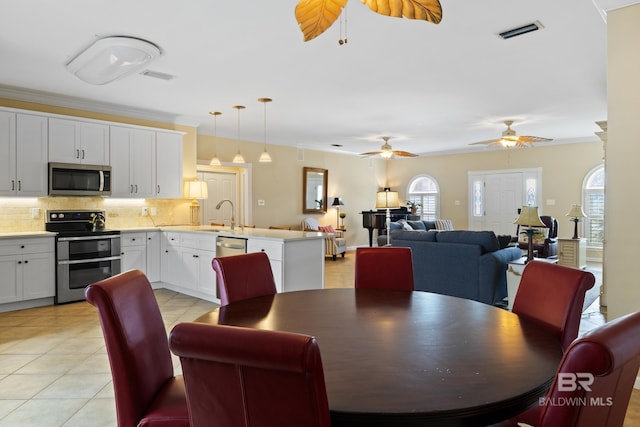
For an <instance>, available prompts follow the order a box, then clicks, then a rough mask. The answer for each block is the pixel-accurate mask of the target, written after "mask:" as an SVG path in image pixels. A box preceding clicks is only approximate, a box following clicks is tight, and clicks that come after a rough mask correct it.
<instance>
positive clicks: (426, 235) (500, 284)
mask: <svg viewBox="0 0 640 427" xmlns="http://www.w3.org/2000/svg"><path fill="white" fill-rule="evenodd" d="M391 246H406V247H410V248H411V251H412V253H413V275H414V282H415V289H416V290H420V291H427V292H435V293H438V294H444V295H451V296H455V297H461V298H467V299H472V300H476V301H480V302H483V303H486V304H491V305H502V303H503V300H504V299H505V298H506V297H507V274H506V273H507V263H508V262H509V261H512V260H516V259H519V258H520V257H521V256H522V251H521V250H520V249H519V248H517V247H506V248H504V249H500V244H499V242H498V238H497V237H496V235H495V233H494V232H493V231H462V230H456V231H434V230H431V231H420V230H414V231H407V230H391Z"/></svg>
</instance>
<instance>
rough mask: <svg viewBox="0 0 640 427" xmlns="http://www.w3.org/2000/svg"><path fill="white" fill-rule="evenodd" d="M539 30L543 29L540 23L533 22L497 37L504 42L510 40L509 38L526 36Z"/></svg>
mask: <svg viewBox="0 0 640 427" xmlns="http://www.w3.org/2000/svg"><path fill="white" fill-rule="evenodd" d="M541 28H544V26H543V25H542V24H541V23H540V21H534V22H532V23H530V24H527V25H523V26H522V27H518V28H512V29H510V30H507V31H503V32H501V33H500V34H499V36H500V37H502V38H503V39H505V40H506V39H510V38H511V37H516V36H521V35H523V34H527V33H530V32H532V31H537V30H539V29H541Z"/></svg>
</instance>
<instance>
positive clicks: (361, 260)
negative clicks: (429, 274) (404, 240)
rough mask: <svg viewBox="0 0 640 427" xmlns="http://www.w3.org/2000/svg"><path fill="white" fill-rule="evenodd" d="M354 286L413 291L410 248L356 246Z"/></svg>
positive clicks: (358, 287) (357, 287)
mask: <svg viewBox="0 0 640 427" xmlns="http://www.w3.org/2000/svg"><path fill="white" fill-rule="evenodd" d="M355 287H356V289H362V288H367V289H392V290H398V291H413V290H414V286H413V260H412V257H411V248H405V247H389V246H382V247H370V248H356V279H355Z"/></svg>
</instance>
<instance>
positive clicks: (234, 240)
mask: <svg viewBox="0 0 640 427" xmlns="http://www.w3.org/2000/svg"><path fill="white" fill-rule="evenodd" d="M246 253H247V239H242V238H239V237H224V236H218V238H217V239H216V257H223V256H229V255H239V254H246Z"/></svg>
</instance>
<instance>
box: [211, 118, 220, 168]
mask: <svg viewBox="0 0 640 427" xmlns="http://www.w3.org/2000/svg"><path fill="white" fill-rule="evenodd" d="M209 114H211V115H212V116H213V141H214V146H213V157H212V158H211V161H210V162H209V164H210V165H211V166H222V163H220V159H219V158H218V155H217V154H216V151H217V148H218V116H219V115H220V114H222V113H221V112H220V111H211V112H209Z"/></svg>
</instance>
